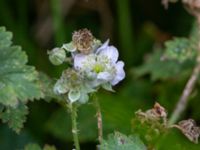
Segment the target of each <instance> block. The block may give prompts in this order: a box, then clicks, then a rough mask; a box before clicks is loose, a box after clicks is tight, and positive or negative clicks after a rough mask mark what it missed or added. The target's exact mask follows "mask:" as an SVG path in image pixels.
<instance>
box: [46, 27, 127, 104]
mask: <svg viewBox="0 0 200 150" xmlns="http://www.w3.org/2000/svg"><path fill="white" fill-rule="evenodd" d="M108 44H109V40H107V41H106V42H105V43H104V44H102V43H101V41H100V40H98V39H96V38H94V36H93V35H92V33H91V32H90V31H89V30H88V29H82V30H78V31H75V32H74V33H73V35H72V41H71V42H69V43H66V44H63V46H62V47H60V48H54V49H53V50H52V51H49V52H48V54H49V59H50V61H51V62H52V64H54V65H61V64H63V63H65V62H66V60H67V59H68V60H69V59H70V60H71V65H70V66H71V67H70V68H67V69H66V70H64V71H63V73H62V75H61V77H60V79H58V80H57V82H56V84H55V86H54V92H55V93H56V94H59V95H67V96H66V97H67V100H68V101H69V102H70V103H74V102H79V103H85V102H87V101H88V99H89V94H90V93H92V92H96V91H97V90H98V89H99V88H100V87H102V88H104V89H106V90H109V91H113V90H112V86H114V85H116V84H117V83H119V82H120V81H121V80H123V79H124V78H125V72H124V62H123V61H118V57H119V53H118V50H117V48H115V47H114V46H109V45H108ZM69 55H70V58H67V57H66V56H69Z"/></svg>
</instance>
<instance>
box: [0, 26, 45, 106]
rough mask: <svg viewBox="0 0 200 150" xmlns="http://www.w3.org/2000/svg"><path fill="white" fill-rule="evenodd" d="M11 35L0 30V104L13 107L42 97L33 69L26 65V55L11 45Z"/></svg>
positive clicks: (17, 47) (3, 29)
mask: <svg viewBox="0 0 200 150" xmlns="http://www.w3.org/2000/svg"><path fill="white" fill-rule="evenodd" d="M11 39H12V34H11V33H10V32H7V31H6V30H5V28H3V27H1V28H0V103H1V104H3V105H5V106H12V107H15V106H17V104H18V103H19V101H21V102H27V101H28V100H33V99H34V98H36V99H39V98H40V97H41V96H42V92H41V91H40V85H39V83H38V81H37V79H38V74H37V72H36V70H35V68H34V67H32V66H28V65H26V63H27V61H28V60H27V55H26V54H25V52H23V51H22V50H21V47H19V46H13V45H12V41H11Z"/></svg>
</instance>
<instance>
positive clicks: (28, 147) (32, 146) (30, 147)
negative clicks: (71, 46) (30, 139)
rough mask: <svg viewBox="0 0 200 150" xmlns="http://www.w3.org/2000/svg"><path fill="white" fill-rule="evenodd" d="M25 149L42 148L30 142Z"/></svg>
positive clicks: (36, 149)
mask: <svg viewBox="0 0 200 150" xmlns="http://www.w3.org/2000/svg"><path fill="white" fill-rule="evenodd" d="M24 150H42V149H41V148H40V146H39V145H37V144H28V145H26V146H25V148H24Z"/></svg>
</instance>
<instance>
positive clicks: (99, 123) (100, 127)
mask: <svg viewBox="0 0 200 150" xmlns="http://www.w3.org/2000/svg"><path fill="white" fill-rule="evenodd" d="M94 105H95V108H96V111H97V114H96V117H97V127H98V140H99V144H101V142H102V140H103V124H102V114H101V107H100V104H99V101H98V99H97V97H96V96H94ZM98 149H99V148H98Z"/></svg>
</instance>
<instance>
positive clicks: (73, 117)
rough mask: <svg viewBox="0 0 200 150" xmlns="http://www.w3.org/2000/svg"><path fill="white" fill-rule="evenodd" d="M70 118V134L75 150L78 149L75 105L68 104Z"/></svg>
mask: <svg viewBox="0 0 200 150" xmlns="http://www.w3.org/2000/svg"><path fill="white" fill-rule="evenodd" d="M70 110H71V120H72V135H73V140H74V146H75V148H76V150H80V145H79V139H78V128H77V121H76V118H77V106H75V105H73V104H70Z"/></svg>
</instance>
